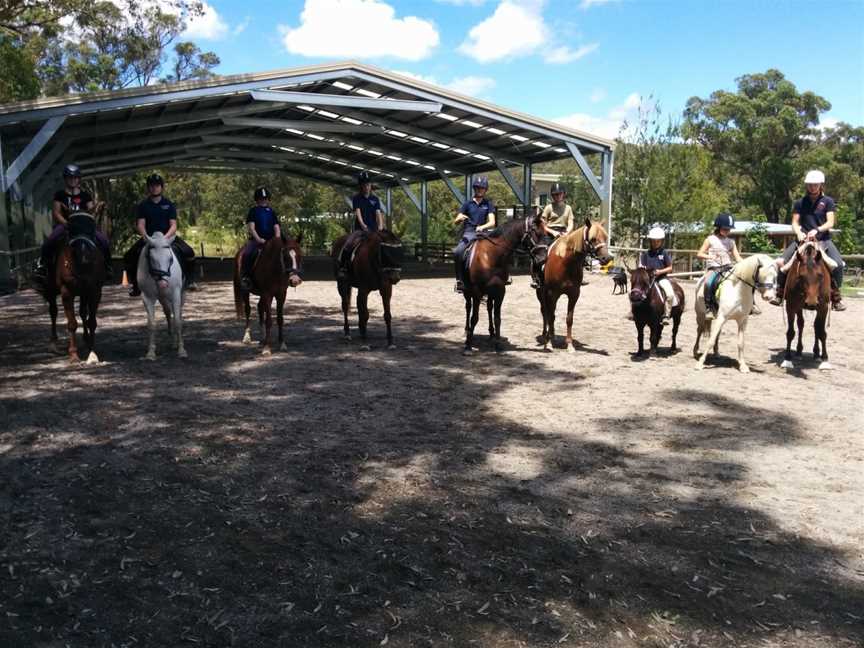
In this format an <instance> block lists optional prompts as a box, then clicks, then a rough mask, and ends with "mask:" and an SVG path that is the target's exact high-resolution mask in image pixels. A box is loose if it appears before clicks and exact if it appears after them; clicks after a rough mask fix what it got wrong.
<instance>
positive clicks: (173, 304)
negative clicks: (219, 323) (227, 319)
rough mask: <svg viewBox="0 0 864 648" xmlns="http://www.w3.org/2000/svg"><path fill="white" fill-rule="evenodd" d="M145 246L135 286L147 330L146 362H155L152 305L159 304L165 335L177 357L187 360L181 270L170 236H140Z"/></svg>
mask: <svg viewBox="0 0 864 648" xmlns="http://www.w3.org/2000/svg"><path fill="white" fill-rule="evenodd" d="M144 240H145V242H146V243H147V245H145V246H144V247H143V248H142V250H141V256H139V257H138V275H137V276H138V287H139V288H140V289H141V300H142V301H143V302H144V309H145V310H146V311H147V328H148V330H149V332H150V342H149V344H148V346H147V356H146V359H147V360H155V359H156V302H159V303H160V304H161V305H162V310H163V311H164V312H165V321H166V322H167V323H168V334H169V335H171V336H172V337H173V338H174V344H175V345H176V347H177V356H178V357H180V358H185V357H187V354H186V349H185V348H184V347H183V300H184V293H183V271H182V269H181V267H180V261H179V260H178V259H177V255H175V254H174V250H173V249H172V248H171V244H172V243H173V242H174V236H169V237H166V236H165V235H164V234H163V233H162V232H155V233H154V234H153V235H152V236H145V237H144Z"/></svg>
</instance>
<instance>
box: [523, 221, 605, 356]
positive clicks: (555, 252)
mask: <svg viewBox="0 0 864 648" xmlns="http://www.w3.org/2000/svg"><path fill="white" fill-rule="evenodd" d="M608 240H609V237H608V235H607V234H606V230H605V229H603V226H602V225H601V224H600V223H592V222H591V219H590V218H586V219H585V224H584V225H582V226H581V227H578V228H577V229H575V230H573V231H572V232H570V233H568V234H565V235H563V236H561V237H559V238H557V239H555V241H553V242H552V245H550V246H549V250H548V252H547V256H546V266H545V268H544V269H543V283H542V284H541V285H540V286H539V287H538V288H537V301H539V302H540V314H541V315H542V317H543V333H542V337H543V350H544V351H547V350H549V346H550V345H554V342H555V308H556V306H557V304H558V299H559V298H560V297H561V295H567V337H566V341H565V345H566V347H567V350H568V351H569V352H571V353H573V352H574V348H573V310H574V309H575V308H576V302H577V301H579V293H580V292H581V290H582V275H583V274H584V271H585V257H587V256H588V255H590V256H592V257H594V258H596V259H598V260H599V261H600V263H601V264H606V263H608V262H609V261H611V260H612V257H611V256H609V251H608V250H607V249H606V244H607V242H608Z"/></svg>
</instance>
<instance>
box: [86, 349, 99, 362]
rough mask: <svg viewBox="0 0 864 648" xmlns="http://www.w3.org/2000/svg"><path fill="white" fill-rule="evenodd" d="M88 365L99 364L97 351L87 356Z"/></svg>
mask: <svg viewBox="0 0 864 648" xmlns="http://www.w3.org/2000/svg"><path fill="white" fill-rule="evenodd" d="M87 364H88V365H94V364H99V356H97V355H96V352H95V351H91V352H90V355H88V356H87Z"/></svg>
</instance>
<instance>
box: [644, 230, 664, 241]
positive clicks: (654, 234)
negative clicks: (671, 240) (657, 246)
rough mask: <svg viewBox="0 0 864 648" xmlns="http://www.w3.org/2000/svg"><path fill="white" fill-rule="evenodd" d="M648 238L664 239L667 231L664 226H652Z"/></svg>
mask: <svg viewBox="0 0 864 648" xmlns="http://www.w3.org/2000/svg"><path fill="white" fill-rule="evenodd" d="M648 238H649V240H650V239H653V240H655V241H663V240H665V239H666V232H665V231H664V230H663V228H662V227H652V228H651V230H650V231H649V232H648Z"/></svg>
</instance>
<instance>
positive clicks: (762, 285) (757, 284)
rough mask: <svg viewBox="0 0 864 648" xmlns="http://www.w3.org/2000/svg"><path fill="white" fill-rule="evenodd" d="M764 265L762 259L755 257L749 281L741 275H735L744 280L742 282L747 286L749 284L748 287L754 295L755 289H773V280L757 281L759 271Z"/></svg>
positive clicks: (762, 290) (760, 290) (761, 290)
mask: <svg viewBox="0 0 864 648" xmlns="http://www.w3.org/2000/svg"><path fill="white" fill-rule="evenodd" d="M764 267H765V266H764V265H763V264H762V259H759V258H757V259H756V268H755V269H754V270H753V277H752V278H751V280H750V281H747V280H746V279H744V278H743V277H740V276H738V275H736V276H737V277H738V279H740V280H741V281H742V282H744V284H746V285H747V286H750V288H751V289H752V290H753V294H754V295H755V294H756V290H757V289H758V290H759V292H765V291H766V290H773V289H774V286H775V284H774V282H773V281H759V271H760V270H761V269H762V268H764ZM751 282H752V283H751Z"/></svg>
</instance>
